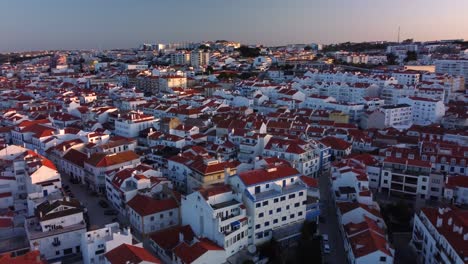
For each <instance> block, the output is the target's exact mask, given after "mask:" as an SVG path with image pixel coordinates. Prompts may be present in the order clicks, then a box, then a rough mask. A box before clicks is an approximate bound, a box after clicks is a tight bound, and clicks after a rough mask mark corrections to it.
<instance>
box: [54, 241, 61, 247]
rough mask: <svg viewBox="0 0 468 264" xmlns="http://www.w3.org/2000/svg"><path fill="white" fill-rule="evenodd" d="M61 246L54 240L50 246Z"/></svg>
mask: <svg viewBox="0 0 468 264" xmlns="http://www.w3.org/2000/svg"><path fill="white" fill-rule="evenodd" d="M60 244H61V242H60V240H54V242H52V246H54V247H59V246H60Z"/></svg>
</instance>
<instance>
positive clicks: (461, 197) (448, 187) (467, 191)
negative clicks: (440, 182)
mask: <svg viewBox="0 0 468 264" xmlns="http://www.w3.org/2000/svg"><path fill="white" fill-rule="evenodd" d="M444 198H445V199H447V200H448V201H452V202H453V203H455V204H461V205H465V204H468V177H466V176H449V177H447V179H446V182H445V188H444Z"/></svg>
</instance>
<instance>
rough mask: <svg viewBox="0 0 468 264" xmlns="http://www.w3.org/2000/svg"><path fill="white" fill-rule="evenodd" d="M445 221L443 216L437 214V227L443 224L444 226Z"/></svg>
mask: <svg viewBox="0 0 468 264" xmlns="http://www.w3.org/2000/svg"><path fill="white" fill-rule="evenodd" d="M443 221H444V220H443V219H442V217H439V216H437V223H436V227H437V228H439V227H441V226H442V223H443Z"/></svg>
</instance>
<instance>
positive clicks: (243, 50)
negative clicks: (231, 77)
mask: <svg viewBox="0 0 468 264" xmlns="http://www.w3.org/2000/svg"><path fill="white" fill-rule="evenodd" d="M238 51H239V52H240V54H241V57H248V58H254V57H257V56H259V55H260V49H259V48H250V47H247V46H244V45H243V46H240V47H239V49H238Z"/></svg>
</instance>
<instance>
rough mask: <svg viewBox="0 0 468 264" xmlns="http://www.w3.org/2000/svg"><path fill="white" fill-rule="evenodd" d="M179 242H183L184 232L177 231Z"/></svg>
mask: <svg viewBox="0 0 468 264" xmlns="http://www.w3.org/2000/svg"><path fill="white" fill-rule="evenodd" d="M179 242H181V243H182V242H184V234H183V233H182V232H179Z"/></svg>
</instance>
